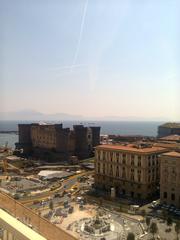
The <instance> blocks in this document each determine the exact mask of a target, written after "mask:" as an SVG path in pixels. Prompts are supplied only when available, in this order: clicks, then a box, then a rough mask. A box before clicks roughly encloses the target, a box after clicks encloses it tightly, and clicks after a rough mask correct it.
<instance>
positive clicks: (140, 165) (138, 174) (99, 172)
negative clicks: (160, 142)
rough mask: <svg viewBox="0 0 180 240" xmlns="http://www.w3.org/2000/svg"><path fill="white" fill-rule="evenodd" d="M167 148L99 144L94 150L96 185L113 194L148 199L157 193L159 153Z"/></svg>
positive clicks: (145, 145) (144, 145)
mask: <svg viewBox="0 0 180 240" xmlns="http://www.w3.org/2000/svg"><path fill="white" fill-rule="evenodd" d="M166 151H167V150H166V149H164V148H161V147H154V146H151V145H147V144H139V145H133V144H131V145H126V146H125V145H100V146H97V147H96V153H95V185H96V187H97V188H102V189H107V190H110V189H111V188H112V187H114V188H115V190H116V195H126V196H128V197H132V198H137V199H146V198H151V197H152V196H153V195H156V193H157V192H158V188H157V187H158V185H159V173H160V169H159V167H160V163H159V157H158V155H159V154H161V153H164V152H166Z"/></svg>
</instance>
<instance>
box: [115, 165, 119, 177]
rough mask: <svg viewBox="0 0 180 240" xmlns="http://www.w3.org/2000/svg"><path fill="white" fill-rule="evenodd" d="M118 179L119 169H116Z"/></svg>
mask: <svg viewBox="0 0 180 240" xmlns="http://www.w3.org/2000/svg"><path fill="white" fill-rule="evenodd" d="M116 177H119V167H117V168H116Z"/></svg>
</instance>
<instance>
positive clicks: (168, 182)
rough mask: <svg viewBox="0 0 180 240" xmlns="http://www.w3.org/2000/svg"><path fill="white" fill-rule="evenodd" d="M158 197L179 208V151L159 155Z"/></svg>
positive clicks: (162, 201) (163, 201)
mask: <svg viewBox="0 0 180 240" xmlns="http://www.w3.org/2000/svg"><path fill="white" fill-rule="evenodd" d="M160 160H161V167H160V169H161V171H160V199H161V203H165V204H169V205H171V204H172V205H174V206H176V207H177V208H180V153H178V152H168V153H165V154H162V155H161V158H160Z"/></svg>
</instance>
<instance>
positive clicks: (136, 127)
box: [0, 121, 163, 148]
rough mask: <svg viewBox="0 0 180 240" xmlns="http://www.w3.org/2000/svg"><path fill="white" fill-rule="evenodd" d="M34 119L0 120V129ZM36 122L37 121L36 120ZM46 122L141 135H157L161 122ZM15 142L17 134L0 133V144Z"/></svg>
mask: <svg viewBox="0 0 180 240" xmlns="http://www.w3.org/2000/svg"><path fill="white" fill-rule="evenodd" d="M32 122H35V121H0V132H1V131H18V123H32ZM36 122H37V121H36ZM46 122H47V123H63V127H69V128H71V129H72V127H73V125H74V124H83V125H85V126H100V127H101V134H119V135H143V136H152V137H155V136H157V129H158V126H159V125H161V124H162V123H163V122H148V121H91V122H87V121H85V122H82V121H62V122H57V121H53V122H52V121H51V122H49V121H46ZM15 142H18V134H15V133H0V146H4V145H5V144H6V143H8V146H9V147H12V148H14V147H15Z"/></svg>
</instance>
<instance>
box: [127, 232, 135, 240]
mask: <svg viewBox="0 0 180 240" xmlns="http://www.w3.org/2000/svg"><path fill="white" fill-rule="evenodd" d="M127 240H135V235H134V233H132V232H130V233H128V236H127Z"/></svg>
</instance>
